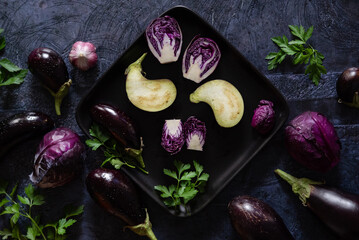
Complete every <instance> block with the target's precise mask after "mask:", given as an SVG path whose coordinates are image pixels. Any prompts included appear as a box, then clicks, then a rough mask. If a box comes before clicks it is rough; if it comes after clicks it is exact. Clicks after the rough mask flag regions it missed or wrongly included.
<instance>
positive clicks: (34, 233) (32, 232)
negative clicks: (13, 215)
mask: <svg viewBox="0 0 359 240" xmlns="http://www.w3.org/2000/svg"><path fill="white" fill-rule="evenodd" d="M40 235H41V234H40V232H39V231H38V229H37V227H34V226H32V227H28V228H27V232H26V237H27V238H28V239H30V240H36V237H38V236H40Z"/></svg>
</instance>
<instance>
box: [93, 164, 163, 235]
mask: <svg viewBox="0 0 359 240" xmlns="http://www.w3.org/2000/svg"><path fill="white" fill-rule="evenodd" d="M86 187H87V191H88V192H89V194H90V196H91V197H92V198H93V200H95V202H96V203H97V204H99V205H100V206H101V207H103V208H104V209H105V210H106V211H107V212H109V213H111V214H113V215H115V216H117V217H119V218H121V219H122V220H123V221H125V222H126V223H127V224H128V225H129V226H127V227H126V228H129V229H130V230H132V231H133V232H134V233H136V234H138V235H140V236H147V237H148V238H149V239H152V240H156V239H157V238H156V236H155V234H154V233H153V231H152V224H151V222H150V220H149V216H148V213H147V210H146V209H145V208H143V206H142V202H141V201H140V198H139V194H138V192H137V189H136V186H135V184H134V183H133V182H132V181H131V179H129V178H128V177H127V175H126V174H124V173H123V172H122V171H118V170H112V169H105V168H98V169H95V170H93V171H92V172H90V173H89V174H88V176H87V177H86Z"/></svg>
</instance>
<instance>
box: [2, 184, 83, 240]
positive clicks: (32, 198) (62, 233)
mask: <svg viewBox="0 0 359 240" xmlns="http://www.w3.org/2000/svg"><path fill="white" fill-rule="evenodd" d="M7 187H8V183H6V182H3V181H1V182H0V196H1V195H5V197H4V198H2V199H1V201H0V210H1V209H4V210H3V211H2V212H1V213H0V215H10V216H11V218H10V228H5V229H3V230H0V236H1V237H2V239H19V240H24V239H30V240H37V239H44V240H64V239H66V229H67V228H68V227H70V226H72V225H73V224H74V223H76V220H75V219H71V218H70V217H73V216H77V215H80V214H81V213H82V212H83V206H80V207H76V208H74V207H68V208H67V209H66V210H65V213H66V215H65V217H64V218H61V219H60V220H59V221H57V222H55V223H50V224H45V225H44V224H41V223H40V216H39V215H37V216H34V215H33V213H32V208H33V207H34V206H41V205H43V204H44V203H45V200H44V197H43V196H42V195H40V194H37V193H36V191H35V188H34V187H33V186H32V185H31V184H29V185H28V186H27V187H26V188H25V196H20V195H17V200H18V201H16V200H15V193H16V191H17V184H16V185H15V186H14V187H13V188H12V190H11V192H10V193H8V192H7V190H6V189H7ZM20 217H23V218H25V219H28V220H29V221H30V226H28V227H27V232H26V235H25V234H22V233H21V230H20V227H19V225H18V220H19V218H20Z"/></svg>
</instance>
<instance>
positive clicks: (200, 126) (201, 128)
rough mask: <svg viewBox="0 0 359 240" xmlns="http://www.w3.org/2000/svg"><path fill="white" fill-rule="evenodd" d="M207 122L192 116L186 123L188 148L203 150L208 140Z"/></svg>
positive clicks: (185, 132) (185, 130)
mask: <svg viewBox="0 0 359 240" xmlns="http://www.w3.org/2000/svg"><path fill="white" fill-rule="evenodd" d="M206 132H207V131H206V124H205V123H204V122H202V121H200V120H198V119H197V118H196V117H194V116H192V117H189V118H188V119H187V121H186V122H185V123H184V134H185V138H186V144H187V149H189V150H197V151H203V145H204V143H205V140H206Z"/></svg>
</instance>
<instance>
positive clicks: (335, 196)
mask: <svg viewBox="0 0 359 240" xmlns="http://www.w3.org/2000/svg"><path fill="white" fill-rule="evenodd" d="M306 204H307V206H308V208H310V209H311V210H312V211H313V212H314V213H315V214H316V215H317V216H318V217H319V218H320V219H321V220H322V221H323V222H324V223H325V224H326V225H327V226H328V227H330V228H331V229H332V230H333V231H334V232H336V233H337V234H338V235H339V236H340V237H341V238H342V239H345V240H359V195H356V194H351V193H346V192H343V191H341V190H339V189H336V188H332V187H329V186H326V185H315V186H314V185H312V187H311V190H310V196H309V198H308V199H307V203H306Z"/></svg>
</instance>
